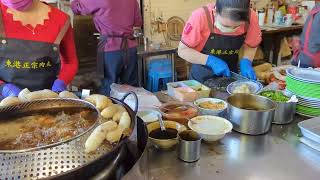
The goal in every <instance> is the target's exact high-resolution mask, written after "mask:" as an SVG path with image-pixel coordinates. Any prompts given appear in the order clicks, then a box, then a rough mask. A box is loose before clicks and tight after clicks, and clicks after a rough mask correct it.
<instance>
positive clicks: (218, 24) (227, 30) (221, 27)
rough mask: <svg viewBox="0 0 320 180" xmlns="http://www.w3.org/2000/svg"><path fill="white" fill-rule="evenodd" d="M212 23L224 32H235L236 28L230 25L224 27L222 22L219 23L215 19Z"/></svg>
mask: <svg viewBox="0 0 320 180" xmlns="http://www.w3.org/2000/svg"><path fill="white" fill-rule="evenodd" d="M214 25H215V26H216V27H217V28H218V29H219V30H220V31H221V32H224V33H233V32H236V30H237V28H238V27H236V28H232V27H226V26H224V25H223V24H221V23H220V22H219V21H217V20H215V22H214Z"/></svg>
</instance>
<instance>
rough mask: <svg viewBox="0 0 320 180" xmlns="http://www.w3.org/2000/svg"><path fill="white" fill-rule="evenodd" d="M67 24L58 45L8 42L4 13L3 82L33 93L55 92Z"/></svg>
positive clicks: (0, 34)
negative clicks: (60, 52) (60, 45)
mask: <svg viewBox="0 0 320 180" xmlns="http://www.w3.org/2000/svg"><path fill="white" fill-rule="evenodd" d="M69 25H70V20H67V22H66V23H65V25H64V26H63V28H62V29H61V31H60V33H59V34H58V36H57V38H56V40H55V42H54V43H46V42H38V41H30V40H21V39H13V38H6V34H5V29H4V24H3V21H2V12H1V10H0V79H1V80H3V81H5V82H7V83H13V84H15V85H16V86H18V87H20V88H28V89H29V90H31V91H35V90H41V89H51V87H52V84H53V82H54V81H55V80H56V79H57V75H58V73H59V71H60V58H59V44H60V42H61V40H62V38H63V37H64V35H65V33H66V32H67V30H68V28H69Z"/></svg>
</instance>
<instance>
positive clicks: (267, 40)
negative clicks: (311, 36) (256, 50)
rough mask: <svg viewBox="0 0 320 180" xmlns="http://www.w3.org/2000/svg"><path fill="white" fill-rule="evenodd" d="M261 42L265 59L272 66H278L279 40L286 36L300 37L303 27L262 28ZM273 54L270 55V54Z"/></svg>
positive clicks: (279, 58) (279, 59) (279, 60)
mask: <svg viewBox="0 0 320 180" xmlns="http://www.w3.org/2000/svg"><path fill="white" fill-rule="evenodd" d="M261 29H262V41H263V49H264V54H265V57H266V59H268V60H269V61H270V62H271V63H272V64H276V65H280V62H281V57H280V56H279V52H280V45H281V40H282V39H283V38H284V37H287V36H293V35H300V34H301V33H302V30H303V25H293V26H290V27H284V26H277V27H275V26H263V27H261ZM271 51H272V52H273V54H272V55H270V52H271Z"/></svg>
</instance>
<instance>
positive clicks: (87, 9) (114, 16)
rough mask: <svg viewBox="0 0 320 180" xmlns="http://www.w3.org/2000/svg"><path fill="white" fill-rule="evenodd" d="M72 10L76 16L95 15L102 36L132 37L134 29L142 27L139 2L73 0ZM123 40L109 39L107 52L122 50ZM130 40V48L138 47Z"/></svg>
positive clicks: (94, 18)
mask: <svg viewBox="0 0 320 180" xmlns="http://www.w3.org/2000/svg"><path fill="white" fill-rule="evenodd" d="M71 8H72V11H73V13H74V14H76V15H93V20H94V23H95V26H96V28H97V30H98V31H99V32H100V34H102V35H109V36H110V35H116V36H119V35H120V36H122V35H132V34H133V27H141V26H142V17H141V14H140V8H139V4H138V2H137V0H73V1H72V3H71ZM120 45H121V38H108V42H107V44H106V46H105V49H104V50H105V51H117V50H120ZM136 46H137V42H136V41H135V40H129V48H132V47H136Z"/></svg>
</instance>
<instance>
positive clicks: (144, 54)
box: [137, 46, 178, 87]
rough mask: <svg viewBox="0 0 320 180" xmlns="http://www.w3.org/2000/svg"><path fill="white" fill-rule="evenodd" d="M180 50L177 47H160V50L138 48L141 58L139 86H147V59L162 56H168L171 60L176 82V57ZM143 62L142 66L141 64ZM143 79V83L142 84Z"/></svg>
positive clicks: (173, 76)
mask: <svg viewBox="0 0 320 180" xmlns="http://www.w3.org/2000/svg"><path fill="white" fill-rule="evenodd" d="M177 50H178V48H177V47H160V49H152V48H149V47H148V48H145V47H144V46H140V47H138V53H137V54H138V58H139V64H138V72H139V73H138V74H139V85H140V86H142V85H143V86H144V87H146V85H147V76H148V75H147V69H148V68H147V58H148V57H151V56H160V55H167V56H169V57H170V59H171V67H172V81H173V82H174V81H175V79H176V77H175V68H174V67H175V62H174V61H175V60H174V56H175V54H176V53H177ZM140 62H141V64H140ZM141 67H142V76H143V78H141ZM142 79H143V82H142Z"/></svg>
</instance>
